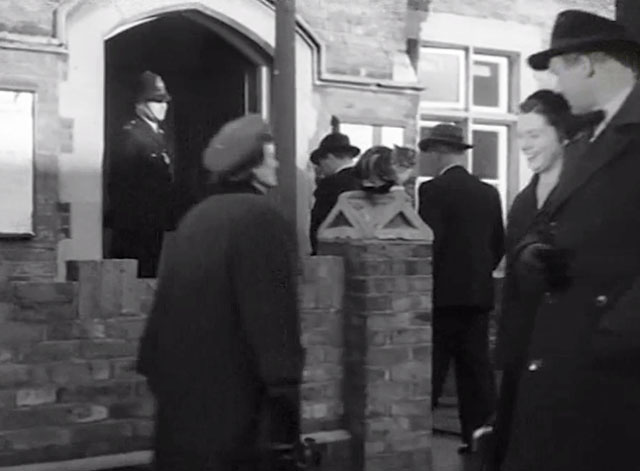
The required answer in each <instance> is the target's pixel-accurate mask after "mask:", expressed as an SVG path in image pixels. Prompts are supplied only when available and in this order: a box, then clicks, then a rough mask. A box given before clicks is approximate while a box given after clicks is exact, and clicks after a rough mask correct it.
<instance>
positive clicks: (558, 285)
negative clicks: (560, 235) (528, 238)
mask: <svg viewBox="0 0 640 471" xmlns="http://www.w3.org/2000/svg"><path fill="white" fill-rule="evenodd" d="M520 263H521V264H522V265H523V268H525V269H526V270H531V271H535V272H538V273H539V274H540V275H542V277H543V278H544V280H545V282H546V284H547V285H548V287H549V288H551V289H553V290H562V289H566V288H567V287H568V286H569V284H570V281H571V280H570V278H569V265H570V251H569V250H567V249H561V248H558V247H554V246H552V245H549V244H544V243H538V242H536V243H533V244H531V245H529V246H527V247H526V248H524V249H523V250H522V252H521V253H520Z"/></svg>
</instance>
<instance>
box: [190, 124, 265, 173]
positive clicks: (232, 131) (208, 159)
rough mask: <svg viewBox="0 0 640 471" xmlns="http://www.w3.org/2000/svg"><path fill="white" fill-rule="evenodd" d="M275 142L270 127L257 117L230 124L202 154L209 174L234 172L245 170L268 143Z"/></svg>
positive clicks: (214, 137) (223, 127) (203, 162)
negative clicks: (256, 153) (254, 155)
mask: <svg viewBox="0 0 640 471" xmlns="http://www.w3.org/2000/svg"><path fill="white" fill-rule="evenodd" d="M272 140H273V136H272V135H271V130H270V128H269V125H268V124H267V123H266V122H265V121H264V119H262V117H261V116H260V115H258V114H248V115H246V116H243V117H241V118H238V119H235V120H233V121H230V122H228V123H227V124H225V125H224V126H222V128H220V131H218V133H217V134H216V135H215V136H213V138H211V141H210V142H209V145H208V146H207V148H206V149H205V150H204V153H203V155H202V164H203V166H204V167H205V168H206V169H207V170H209V171H210V172H215V173H233V172H234V171H235V170H238V169H240V168H242V167H244V166H245V165H246V164H247V162H248V161H249V160H250V159H251V157H252V156H253V154H254V153H255V152H256V151H258V150H260V149H261V148H262V145H263V144H264V143H265V142H270V141H272Z"/></svg>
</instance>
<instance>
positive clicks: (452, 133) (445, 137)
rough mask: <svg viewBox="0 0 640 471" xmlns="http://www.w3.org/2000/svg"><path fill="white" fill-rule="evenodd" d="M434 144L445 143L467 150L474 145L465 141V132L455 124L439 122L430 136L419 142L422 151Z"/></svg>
mask: <svg viewBox="0 0 640 471" xmlns="http://www.w3.org/2000/svg"><path fill="white" fill-rule="evenodd" d="M433 144H445V145H448V146H450V147H453V148H454V149H459V150H467V149H471V148H472V147H473V146H472V145H471V144H467V143H466V142H464V132H463V131H462V128H461V127H460V126H456V125H455V124H447V123H443V124H438V125H436V126H434V127H433V129H432V130H431V133H430V134H429V136H428V137H426V138H424V139H422V140H421V141H420V142H419V143H418V147H419V148H420V150H421V151H423V152H424V151H427V150H428V149H429V147H431V146H432V145H433Z"/></svg>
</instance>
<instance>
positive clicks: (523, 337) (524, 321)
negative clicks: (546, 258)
mask: <svg viewBox="0 0 640 471" xmlns="http://www.w3.org/2000/svg"><path fill="white" fill-rule="evenodd" d="M538 180H539V178H538V175H537V174H536V175H534V176H533V178H532V179H531V181H530V182H529V184H528V185H527V186H526V187H525V188H524V189H523V190H522V191H521V192H520V193H518V195H517V196H516V197H515V199H514V200H513V203H512V205H511V209H510V211H509V215H508V217H507V231H506V237H505V249H506V255H505V259H506V265H505V278H504V285H503V291H502V296H501V309H500V313H501V315H500V319H499V321H498V334H497V342H496V349H495V351H494V361H495V366H496V369H498V370H501V371H502V378H501V384H500V395H499V400H498V407H497V414H496V423H495V425H494V428H495V433H494V447H493V449H492V452H491V456H490V457H488V460H487V461H488V463H491V467H489V468H488V469H491V470H497V469H499V467H498V466H499V464H500V463H501V462H502V460H503V459H504V455H505V453H506V449H507V446H508V441H509V435H510V427H511V420H512V416H513V408H514V404H515V400H516V397H517V388H518V382H519V380H520V376H521V373H522V369H523V368H524V363H525V361H526V356H527V346H528V345H529V340H530V337H531V330H532V328H533V321H534V319H535V315H536V311H537V306H538V304H539V303H540V300H541V298H542V294H543V292H544V285H543V284H542V279H541V277H538V276H536V274H535V273H516V270H515V267H514V251H515V250H516V248H517V247H518V244H519V242H520V241H521V240H522V238H523V237H524V236H525V235H526V234H527V231H528V230H529V229H530V227H531V225H532V223H533V221H534V219H535V217H536V214H537V213H538V201H537V197H536V190H537V186H538Z"/></svg>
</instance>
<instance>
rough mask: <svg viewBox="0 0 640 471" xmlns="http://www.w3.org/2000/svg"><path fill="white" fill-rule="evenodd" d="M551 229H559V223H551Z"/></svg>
mask: <svg viewBox="0 0 640 471" xmlns="http://www.w3.org/2000/svg"><path fill="white" fill-rule="evenodd" d="M549 227H551V229H555V228H556V227H558V223H557V222H555V221H551V222H550V223H549Z"/></svg>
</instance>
